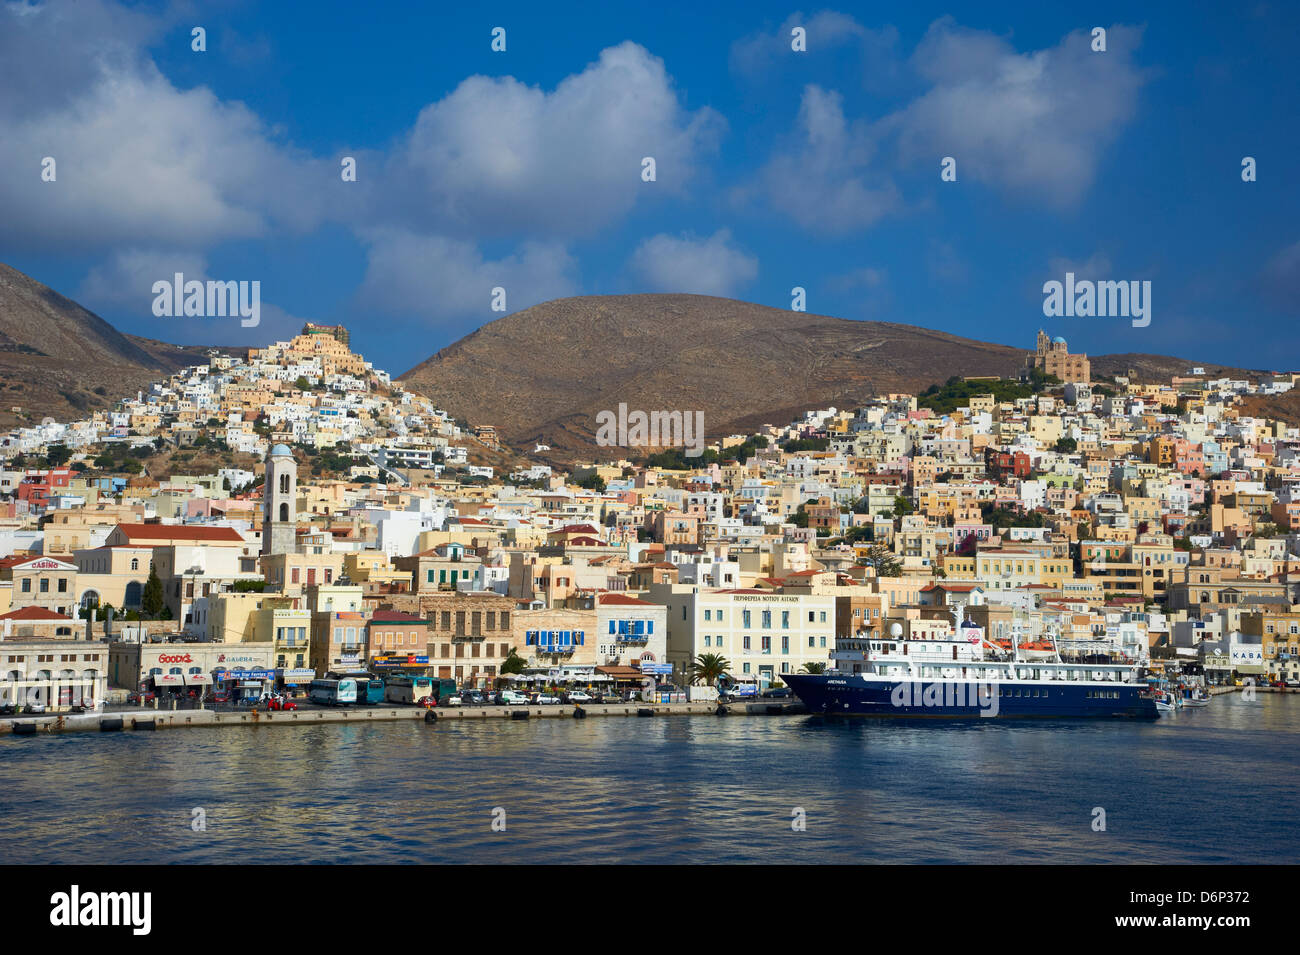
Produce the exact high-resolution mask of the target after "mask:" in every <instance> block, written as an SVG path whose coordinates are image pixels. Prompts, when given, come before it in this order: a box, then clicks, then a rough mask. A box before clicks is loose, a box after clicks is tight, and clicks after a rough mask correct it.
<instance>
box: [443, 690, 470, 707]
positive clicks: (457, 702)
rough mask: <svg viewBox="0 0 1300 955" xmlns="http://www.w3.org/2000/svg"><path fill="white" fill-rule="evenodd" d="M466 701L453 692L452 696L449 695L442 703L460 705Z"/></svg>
mask: <svg viewBox="0 0 1300 955" xmlns="http://www.w3.org/2000/svg"><path fill="white" fill-rule="evenodd" d="M464 702H465V701H464V700H462V699H461V698H460V697H459V696H457V695H456V694H455V693H453V694H452V695H451V696H449V697H447V698H446V699H445V700H443V701H442V705H443V706H460V705H461V704H462V703H464Z"/></svg>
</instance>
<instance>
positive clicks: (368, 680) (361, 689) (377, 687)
mask: <svg viewBox="0 0 1300 955" xmlns="http://www.w3.org/2000/svg"><path fill="white" fill-rule="evenodd" d="M357 702H358V703H372V704H373V703H382V702H384V681H383V680H379V679H376V678H375V677H360V676H359V677H357Z"/></svg>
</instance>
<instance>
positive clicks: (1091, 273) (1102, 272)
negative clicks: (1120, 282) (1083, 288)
mask: <svg viewBox="0 0 1300 955" xmlns="http://www.w3.org/2000/svg"><path fill="white" fill-rule="evenodd" d="M1047 271H1048V273H1049V275H1050V276H1051V277H1052V278H1053V279H1056V280H1057V281H1062V280H1063V279H1064V277H1065V273H1066V272H1073V273H1074V277H1075V279H1076V280H1079V281H1083V280H1085V279H1086V280H1088V281H1090V282H1097V281H1105V280H1108V279H1113V278H1115V276H1114V274H1112V271H1111V264H1110V257H1109V256H1108V255H1106V254H1105V253H1104V252H1094V253H1093V254H1092V255H1090V256H1088V258H1086V259H1082V260H1079V259H1069V258H1065V257H1062V256H1057V257H1055V258H1053V259H1050V260H1049V261H1048V263H1047Z"/></svg>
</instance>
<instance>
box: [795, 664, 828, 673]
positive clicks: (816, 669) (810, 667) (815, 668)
mask: <svg viewBox="0 0 1300 955" xmlns="http://www.w3.org/2000/svg"><path fill="white" fill-rule="evenodd" d="M800 672H802V673H825V672H826V664H824V663H805V664H804V665H803V667H802V668H801V671H800Z"/></svg>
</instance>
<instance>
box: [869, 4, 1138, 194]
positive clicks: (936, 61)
mask: <svg viewBox="0 0 1300 955" xmlns="http://www.w3.org/2000/svg"><path fill="white" fill-rule="evenodd" d="M1141 38H1142V31H1141V29H1139V28H1134V27H1126V26H1112V27H1110V28H1109V29H1108V30H1107V49H1106V52H1104V53H1094V52H1093V51H1092V49H1091V46H1090V43H1091V38H1090V33H1089V31H1084V30H1079V31H1075V32H1073V33H1071V34H1069V35H1068V36H1066V37H1065V38H1064V39H1062V40H1061V42H1060V43H1059V44H1057V45H1056V46H1055V47H1052V48H1050V49H1044V50H1037V51H1034V52H1032V53H1018V52H1017V51H1016V50H1015V49H1014V48H1013V47H1012V46H1011V45H1010V44H1009V43H1008V42H1006V41H1005V40H1003V39H1001V38H999V37H995V36H993V35H992V34H988V33H982V32H979V31H975V30H967V29H963V28H961V27H958V26H957V25H956V24H955V23H954V22H953V20H952V19H951V18H949V17H945V18H943V19H941V20H938V21H936V22H935V23H934V24H932V25H931V27H930V29H929V31H927V33H926V35H925V38H924V39H923V40H922V41H921V43H920V45H919V46H918V47H917V49H916V52H915V53H914V54H913V57H912V63H913V65H914V67H915V68H916V70H917V72H918V73H919V74H920V75H921V76H922V77H924V78H925V79H926V80H927V81H929V82H930V83H931V84H932V86H931V88H930V89H929V90H928V91H927V92H926V93H924V94H923V95H922V96H920V97H919V98H917V99H916V100H915V101H913V102H912V103H911V104H909V105H908V106H907V107H906V108H905V109H903V110H902V111H901V112H899V113H898V114H896V115H894V116H891V117H890V118H889V119H887V120H886V121H885V122H884V123H883V124H882V126H883V128H884V129H888V130H891V131H895V132H897V135H898V145H899V153H900V156H901V157H902V159H903V160H904V161H906V162H911V163H931V164H933V165H934V167H935V169H936V170H937V169H938V162H939V159H940V157H943V156H953V157H955V158H956V160H957V166H958V177H959V180H960V179H963V178H969V179H972V180H975V181H978V182H984V183H988V184H991V185H994V186H997V187H999V188H1002V189H1004V190H1007V191H1011V192H1016V193H1027V194H1030V195H1032V196H1034V197H1036V198H1038V199H1040V200H1044V201H1046V202H1047V203H1048V204H1050V205H1054V206H1060V207H1064V206H1070V205H1073V204H1075V203H1076V202H1077V201H1078V200H1079V199H1080V198H1081V197H1082V196H1083V195H1084V193H1085V192H1086V191H1087V190H1088V188H1089V187H1090V186H1091V185H1092V182H1093V179H1094V177H1095V176H1096V172H1097V166H1098V164H1099V163H1100V161H1101V156H1102V153H1103V152H1104V151H1105V149H1106V148H1107V147H1108V146H1109V145H1110V144H1111V143H1113V142H1114V141H1115V139H1116V137H1117V136H1118V135H1119V132H1120V131H1121V130H1122V129H1123V127H1124V125H1125V123H1127V122H1128V121H1129V120H1131V119H1132V118H1133V116H1134V114H1135V112H1136V109H1137V98H1138V93H1139V92H1140V90H1141V88H1142V85H1143V83H1144V82H1145V81H1146V78H1147V77H1146V74H1145V72H1144V71H1143V70H1142V69H1140V68H1139V67H1138V66H1137V65H1136V63H1135V62H1134V53H1135V51H1136V49H1137V47H1138V44H1139V43H1140V42H1141ZM936 175H937V173H936Z"/></svg>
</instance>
